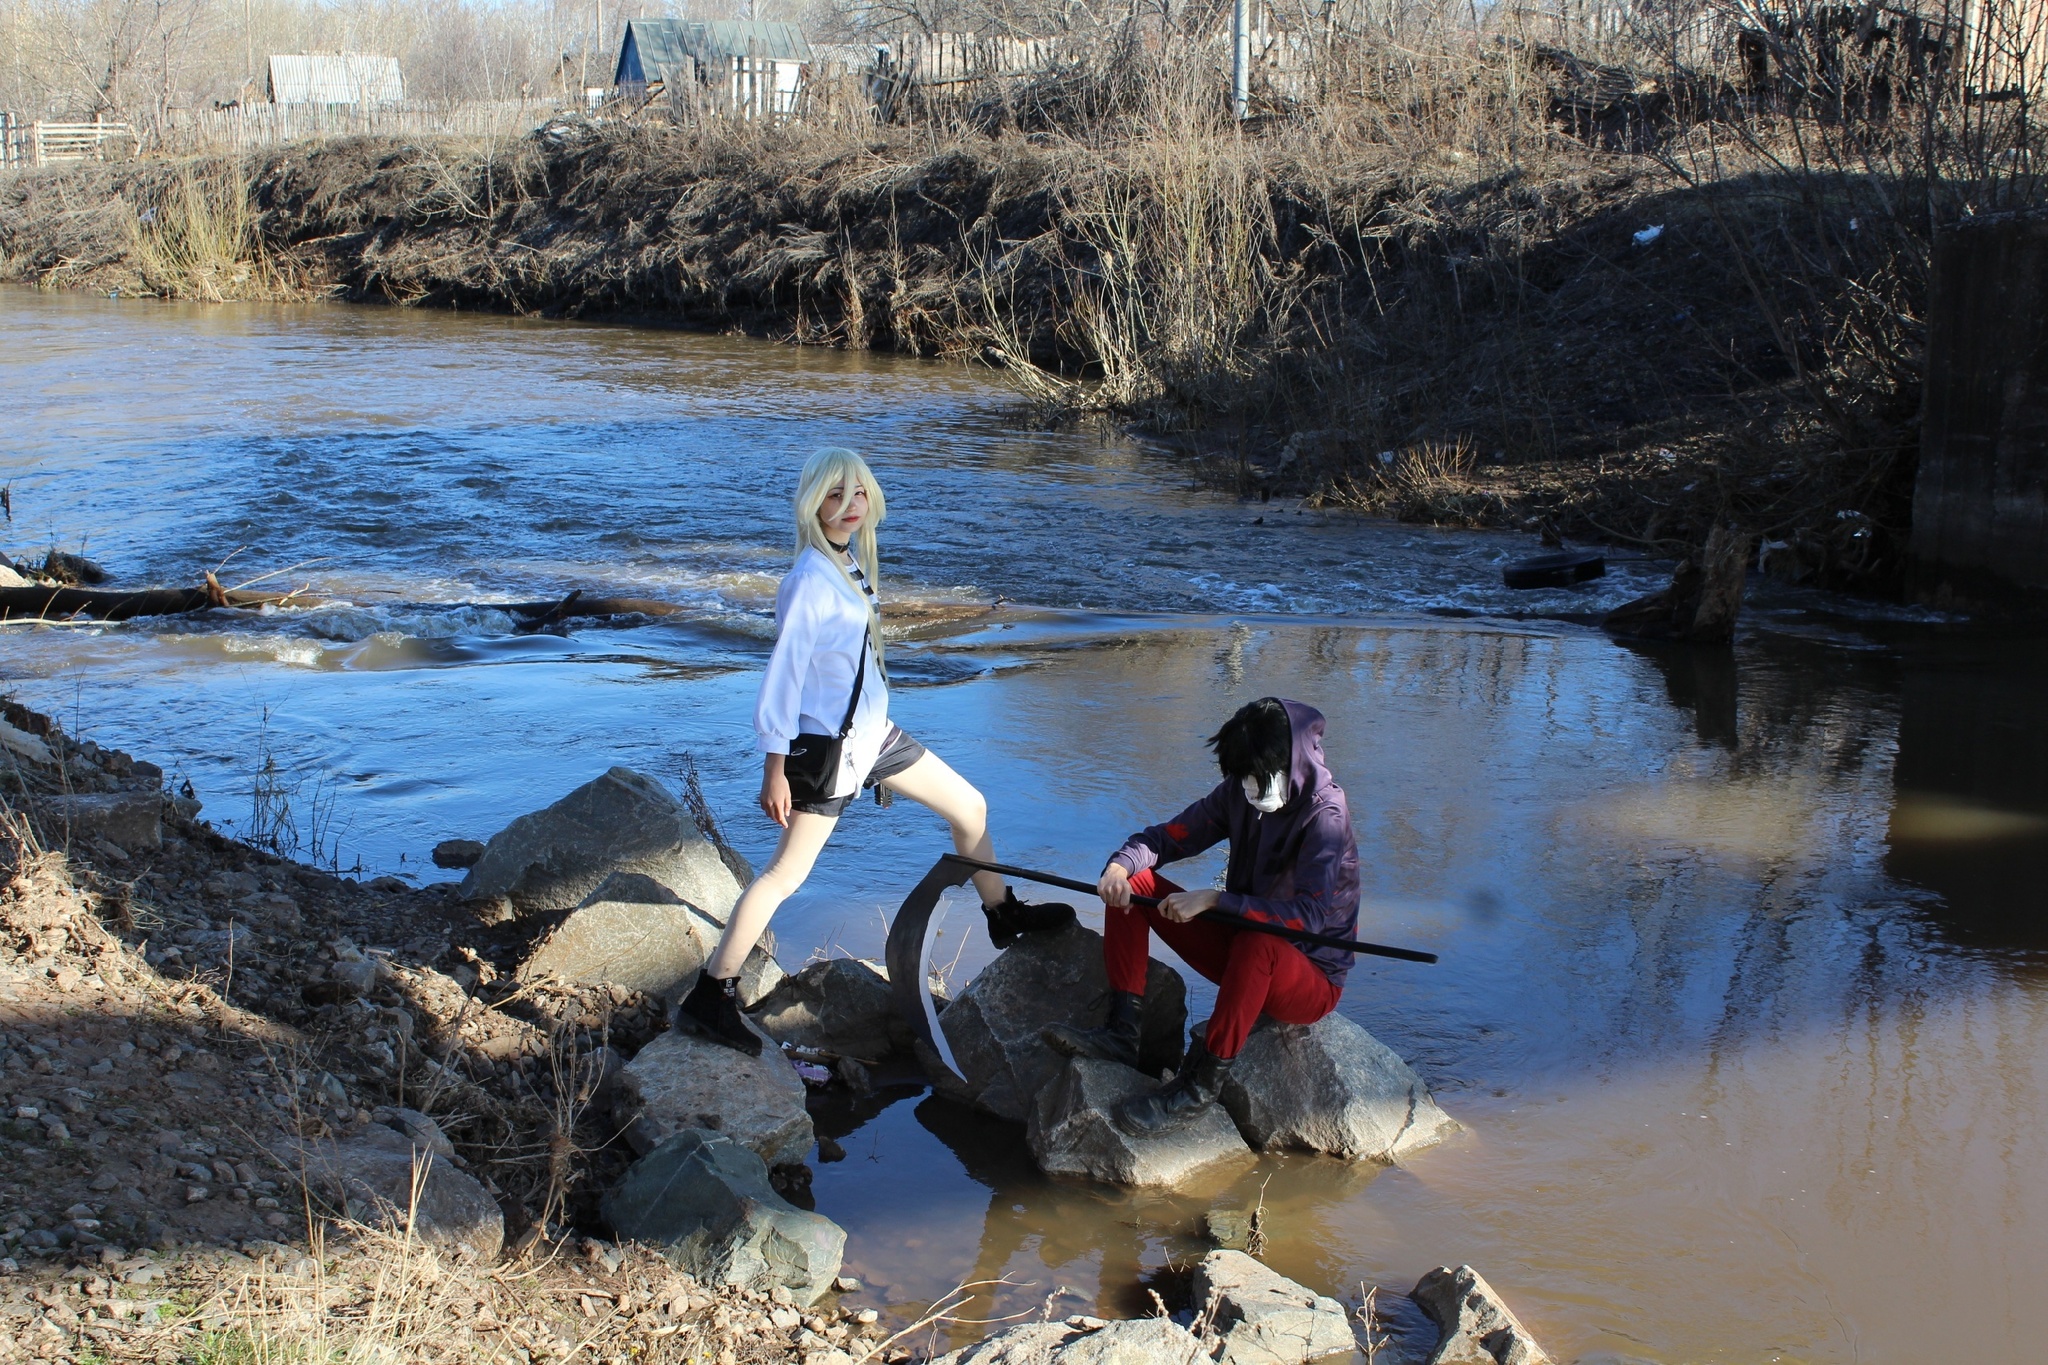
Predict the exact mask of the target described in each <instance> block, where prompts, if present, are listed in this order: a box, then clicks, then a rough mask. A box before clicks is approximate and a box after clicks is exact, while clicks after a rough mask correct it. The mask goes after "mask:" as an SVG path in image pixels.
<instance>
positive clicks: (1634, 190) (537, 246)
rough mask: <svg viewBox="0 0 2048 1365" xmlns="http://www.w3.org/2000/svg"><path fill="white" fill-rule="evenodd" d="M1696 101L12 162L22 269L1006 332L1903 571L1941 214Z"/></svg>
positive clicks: (1355, 452)
mask: <svg viewBox="0 0 2048 1365" xmlns="http://www.w3.org/2000/svg"><path fill="white" fill-rule="evenodd" d="M1702 137H1704V138H1705V139H1706V142H1707V143H1708V144H1711V145H1708V146H1707V147H1706V151H1705V153H1704V155H1705V157H1706V159H1705V160H1702V159H1701V155H1700V154H1696V155H1693V156H1692V157H1691V158H1690V159H1687V158H1685V157H1679V156H1674V155H1673V154H1672V153H1671V152H1670V151H1669V150H1667V151H1665V152H1663V153H1660V154H1659V155H1657V156H1647V155H1631V154H1626V153H1617V152H1601V151H1597V150H1594V149H1592V148H1588V147H1586V146H1583V145H1581V144H1579V143H1577V142H1574V141H1571V140H1569V139H1564V138H1561V137H1558V136H1556V135H1554V134H1547V133H1543V132H1542V131H1541V130H1538V131H1537V132H1536V133H1535V134H1534V135H1533V136H1530V137H1524V138H1521V139H1519V140H1517V139H1516V138H1509V139H1507V140H1506V141H1505V142H1491V141H1489V140H1488V139H1487V138H1484V137H1477V138H1467V139H1465V140H1464V141H1463V143H1458V142H1455V141H1452V142H1432V141H1430V140H1428V139H1427V138H1424V137H1421V136H1419V135H1418V134H1417V133H1416V132H1415V131H1414V130H1410V131H1409V132H1407V133H1405V134H1402V133H1399V132H1398V131H1389V130H1388V129H1387V128H1386V127H1384V126H1381V127H1377V128H1375V127H1367V126H1365V125H1364V124H1363V122H1362V121H1353V122H1345V121H1343V120H1335V119H1332V120H1326V121H1324V122H1321V123H1312V124H1303V125H1290V126H1289V127H1287V128H1284V129H1282V130H1280V131H1278V132H1274V133H1271V134H1267V135H1263V136H1258V137H1249V138H1247V137H1239V136H1236V135H1231V136H1219V137H1216V138H1211V139H1203V138H1176V137H1172V136H1169V135H1166V134H1162V133H1152V134H1145V133H1131V134H1129V135H1125V136H1119V137H1108V136H1099V137H1094V138H1090V139H1083V138H1078V137H1063V136H1062V137H1055V136H1053V135H1050V134H1039V135H1033V136H1029V137H1024V136H1018V135H1015V134H1010V135H1005V136H985V135H980V134H975V133H971V132H959V131H955V132H950V133H945V134H941V133H939V132H937V131H934V130H931V129H920V128H888V129H875V128H868V129H839V130H835V129H806V128H801V127H799V128H791V129H784V130H779V131H770V130H755V129H750V128H744V127H742V128H739V129H733V128H710V129H684V128H674V127H668V126H658V127H638V126H633V125H631V124H607V125H599V124H591V123H583V122H567V123H557V124H553V125H550V126H549V127H548V128H547V129H544V130H542V131H541V132H540V133H538V134H536V135H534V136H532V137H529V138H525V139H521V140H516V141H510V142H502V143H497V144H491V145H472V144H460V145H458V144H452V143H451V144H445V145H436V144H427V143H399V142H390V141H376V140H357V141H349V142H336V143H331V144H324V145H319V146H315V147H311V148H289V149H280V150H275V151H271V152H268V153H264V154H260V155H252V156H251V157H249V158H248V159H246V160H221V159H215V160H188V161H161V160H142V161H136V162H129V163H123V164H113V165H91V166H81V167H75V168H70V169H61V170H47V171H41V172H33V173H24V174H20V175H17V176H15V177H13V178H11V179H10V180H8V181H7V182H6V184H5V185H4V186H0V276H4V277H5V278H8V279H13V280H17V281H32V282H35V283H37V284H41V285H44V286H48V287H79V288H92V289H97V290H101V291H105V292H109V293H112V292H116V291H118V292H119V293H120V294H121V296H123V297H127V296H131V295H135V294H142V295H155V296H169V297H183V298H201V299H225V298H250V297H256V298H262V297H273V298H304V297H314V296H321V297H335V298H343V299H351V300H366V301H382V302H389V303H397V304H403V305H415V306H438V307H449V308H462V309H487V310H505V311H512V312H516V313H526V314H546V315H552V316H561V317H576V318H588V319H615V320H622V321H633V322H651V323H661V324H670V325H683V326H689V327H701V328H711V329H718V330H724V331H731V332H739V333H746V334H752V335H760V336H766V337H773V338H777V339H781V340H786V341H792V342H799V343H806V344H817V345H833V346H845V347H855V348H870V347H872V348H891V349H896V350H899V351H906V352H911V353H915V354H919V355H931V356H944V357H952V358H955V359H962V360H968V361H975V362H985V363H990V364H995V365H1000V366H1005V367H1007V368H1008V369H1009V370H1010V371H1011V372H1012V374H1013V375H1015V376H1016V378H1017V379H1018V381H1019V383H1020V385H1021V386H1022V387H1023V388H1024V389H1025V390H1026V391H1027V392H1028V393H1030V394H1032V395H1033V396H1034V397H1035V398H1036V399H1037V400H1038V401H1039V403H1040V405H1041V409H1042V413H1043V415H1044V416H1046V417H1047V418H1048V419H1049V420H1070V419H1074V418H1077V417H1082V416H1086V415H1089V414H1095V415H1098V416H1107V417H1108V418H1110V419H1112V420H1117V421H1121V422H1125V423H1128V424H1132V425H1135V426H1137V427H1140V428H1143V429H1146V430H1149V431H1152V432H1154V433H1158V434H1161V435H1163V436H1166V437H1168V438H1170V439H1172V440H1174V441H1176V442H1179V443H1181V444H1183V445H1185V446H1186V447H1187V448H1189V449H1190V450H1192V451H1194V452H1196V453H1197V454H1199V455H1200V456H1202V457H1203V458H1204V460H1205V462H1206V467H1207V469H1208V470H1209V473H1210V474H1211V475H1212V476H1213V477H1216V478H1220V479H1222V480H1224V481H1226V482H1234V483H1236V484H1237V485H1238V486H1239V487H1240V488H1241V489H1242V490H1243V491H1246V492H1248V493H1252V494H1254V495H1257V496H1272V495H1274V494H1280V495H1286V496H1305V497H1308V498H1310V499H1312V500H1314V501H1316V502H1320V503H1325V504H1337V505H1350V506H1356V507H1359V508H1361V509H1363V510H1367V511H1370V512H1375V513H1379V514H1385V515H1392V516H1396V517H1400V518H1403V519H1407V520H1414V521H1422V522H1433V523H1437V524H1460V525H1491V526H1506V527H1516V528H1521V529H1529V530H1534V529H1539V528H1541V529H1546V530H1550V531H1555V532H1558V533H1561V534H1564V535H1568V536H1578V537H1587V538H1600V539H1608V540H1616V541H1633V542H1639V543H1642V544H1645V545H1647V546H1650V547H1653V548H1656V549H1658V550H1660V551H1664V552H1671V553H1677V552H1682V551H1684V550H1687V549H1689V548H1691V547H1694V546H1697V545H1698V544H1699V543H1701V542H1702V541H1703V540H1704V538H1705V535H1706V533H1707V531H1708V530H1709V529H1710V528H1711V527H1712V526H1713V525H1714V524H1716V523H1717V522H1724V521H1725V522H1732V523H1734V524H1736V525H1738V526H1740V527H1742V528H1743V529H1745V530H1746V531H1748V532H1749V533H1751V534H1752V535H1755V536H1758V537H1761V538H1762V539H1763V540H1764V541H1766V542H1772V543H1775V544H1776V545H1777V547H1778V549H1779V551H1780V553H1777V554H1776V555H1775V556H1774V559H1773V563H1774V566H1775V567H1776V568H1777V569H1778V570H1779V571H1781V572H1783V573H1785V574H1787V575H1788V576H1791V577H1795V578H1801V579H1805V580H1808V581H1821V582H1825V583H1828V584H1831V585H1834V586H1842V587H1851V588H1862V589H1872V588H1876V589H1882V588H1884V587H1886V586H1887V585H1889V584H1890V583H1892V582H1893V580H1894V577H1895V571H1896V568H1897V563H1898V550H1899V547H1900V546H1901V545H1902V544H1903V536H1904V534H1905V531H1906V528H1907V522H1908V519H1909V516H1910V500H1911V480H1912V473H1913V466H1914V442H1915V436H1914V422H1913V415H1914V413H1915V412H1916V410H1917V406H1918V375H1917V368H1916V365H1917V360H1916V356H1917V346H1918V344H1919V343H1918V341H1917V331H1916V328H1917V326H1918V324H1917V322H1915V321H1914V319H1916V318H1917V317H1918V316H1919V312H1920V305H1921V303H1922V302H1923V299H1922V297H1921V296H1922V295H1924V289H1925V271H1924V265H1923V262H1924V257H1925V245H1926V243H1925V240H1924V239H1925V238H1926V236H1927V230H1926V228H1925V226H1924V224H1923V225H1921V226H1915V224H1914V223H1913V222H1912V221H1911V219H1910V215H1907V214H1903V213H1901V214H1894V215H1891V216H1890V217H1884V218H1880V217H1878V216H1875V215H1874V213H1873V209H1872V207H1871V203H1872V202H1873V201H1876V200H1882V199H1884V198H1885V196H1886V193H1887V183H1888V182H1887V180H1886V177H1885V176H1884V175H1883V174H1881V173H1877V172H1873V173H1870V174H1865V175H1858V176H1846V177H1845V176H1833V177H1832V178H1830V179H1829V180H1828V181H1827V183H1826V185H1825V186H1822V184H1821V181H1820V179H1818V178H1817V175H1818V173H1806V172H1802V171H1797V170H1787V169H1786V168H1785V167H1784V166H1783V165H1782V164H1781V163H1776V162H1774V161H1772V159H1771V158H1769V157H1766V156H1763V155H1761V154H1760V153H1759V152H1758V150H1757V149H1756V148H1755V147H1754V146H1748V145H1745V144H1743V143H1742V142H1741V141H1740V140H1739V139H1733V138H1732V137H1731V138H1722V139H1721V141H1722V142H1723V143H1726V145H1719V144H1715V143H1714V137H1713V136H1711V135H1707V134H1702ZM1693 150H1694V152H1695V153H1699V150H1700V149H1699V148H1694V149H1693ZM1709 162H1711V163H1712V167H1713V169H1712V173H1711V174H1709V173H1707V172H1706V171H1704V170H1703V169H1702V168H1703V167H1704V166H1705V165H1707V164H1708V163H1709ZM1774 167H1775V169H1774ZM1879 298H1882V299H1883V300H1884V301H1885V302H1884V305H1883V307H1882V308H1879V307H1878V305H1877V304H1876V303H1874V302H1873V300H1876V299H1879ZM1873 309H1877V311H1875V312H1873V311H1872V310H1873Z"/></svg>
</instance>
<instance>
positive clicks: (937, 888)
mask: <svg viewBox="0 0 2048 1365" xmlns="http://www.w3.org/2000/svg"><path fill="white" fill-rule="evenodd" d="M973 875H974V868H973V867H972V866H970V865H968V864H965V863H962V862H960V861H958V860H957V859H955V858H953V857H952V856H951V855H948V856H946V857H943V858H941V859H939V860H938V861H937V862H936V863H933V864H932V870H931V871H929V872H927V873H925V874H924V880H923V881H921V882H919V883H918V884H917V886H916V887H915V888H914V889H912V891H911V893H910V894H909V895H908V896H905V897H904V898H903V905H902V907H901V908H900V909H898V910H897V911H896V918H895V920H893V921H892V922H891V923H890V925H889V947H888V951H887V952H886V953H885V954H884V956H885V957H886V958H887V960H888V966H889V992H890V994H891V996H892V997H893V998H894V999H895V1001H896V1012H897V1013H898V1014H901V1015H902V1016H903V1018H904V1020H905V1022H907V1023H908V1024H909V1025H910V1028H911V1032H913V1033H915V1034H916V1035H917V1036H918V1037H920V1038H922V1039H924V1041H925V1042H927V1043H929V1044H931V1048H932V1051H933V1052H935V1053H937V1054H938V1057H939V1060H940V1061H942V1062H944V1063H945V1064H946V1069H947V1070H948V1071H950V1072H952V1073H953V1074H954V1075H955V1076H960V1079H961V1080H963V1081H964V1080H966V1079H967V1078H966V1077H965V1076H961V1075H960V1064H959V1063H958V1062H956V1061H954V1060H953V1049H952V1047H951V1045H949V1044H948V1043H947V1042H946V1033H945V1030H944V1029H941V1028H940V1027H939V1012H938V1010H937V1009H936V1008H935V1007H934V1006H933V1005H932V991H931V975H932V931H933V930H934V929H935V928H936V927H937V922H936V920H934V919H933V916H932V912H933V911H934V910H936V909H938V906H939V897H940V896H941V895H943V894H944V893H945V892H947V891H948V890H950V889H952V888H953V887H956V886H962V885H965V884H966V882H967V879H968V878H969V877H972V876H973ZM940 918H944V916H940Z"/></svg>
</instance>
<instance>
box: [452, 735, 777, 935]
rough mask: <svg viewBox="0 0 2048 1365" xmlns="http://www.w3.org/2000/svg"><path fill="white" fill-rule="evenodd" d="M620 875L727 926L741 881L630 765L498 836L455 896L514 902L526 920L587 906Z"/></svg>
mask: <svg viewBox="0 0 2048 1365" xmlns="http://www.w3.org/2000/svg"><path fill="white" fill-rule="evenodd" d="M621 871H624V872H639V873H644V874H645V875H647V876H649V877H652V878H653V879H654V880H655V881H657V882H659V883H661V884H662V885H663V886H665V887H667V888H668V889H669V890H670V891H673V892H674V893H675V894H676V895H677V896H678V897H680V898H681V899H682V900H684V901H686V902H688V903H689V904H691V905H693V906H695V907H696V908H697V909H699V910H701V911H703V912H704V913H705V914H707V915H709V916H711V917H712V918H713V919H715V920H717V921H718V922H720V923H721V924H722V923H724V922H725V918H726V916H727V915H729V914H731V913H732V904H733V902H734V901H735V900H737V899H738V898H739V893H740V884H739V881H738V880H737V879H736V878H735V877H734V876H733V874H732V873H731V872H730V871H728V870H727V868H726V866H725V863H724V862H723V860H721V859H720V858H719V856H718V850H717V848H715V847H714V846H713V845H712V843H711V841H710V840H708V839H706V838H705V837H704V836H703V835H702V834H701V833H699V832H698V830H697V825H696V822H695V821H694V820H693V819H692V818H691V816H690V812H689V809H688V808H687V807H686V806H684V805H683V803H682V802H681V801H679V800H677V799H676V798H675V796H674V795H673V794H671V793H670V792H669V791H668V789H667V788H665V787H663V786H662V785H661V784H660V783H658V782H656V781H655V780H654V779H653V778H651V777H646V776H644V775H642V774H640V773H636V772H634V771H633V770H632V769H630V768H613V769H611V770H610V771H609V772H607V773H605V774H604V775H603V776H602V777H599V778H595V779H593V780H592V781H589V782H586V783H584V784H583V785H582V786H580V787H578V788H577V789H576V790H575V791H572V792H570V793H569V794H568V795H567V796H565V797H563V798H562V799H561V800H559V801H557V802H555V804H554V805H552V806H549V807H548V808H547V809H546V810H540V811H535V812H533V813H532V814H531V815H522V816H520V817H519V818H518V819H517V820H514V821H513V822H512V823H511V824H509V825H507V826H505V828H504V829H502V830H499V831H498V833H497V834H495V835H493V836H492V837H491V841H490V842H489V843H488V844H486V845H484V852H483V856H482V857H481V858H479V859H477V862H476V865H475V866H474V867H472V868H471V869H470V870H469V875H468V876H467V877H464V878H463V879H462V885H461V886H460V887H459V888H458V890H457V894H458V895H459V896H460V897H461V898H462V899H464V900H479V899H486V898H488V897H491V896H509V897H510V898H511V900H512V904H513V906H514V907H515V908H516V909H517V910H518V911H519V913H520V914H522V915H532V914H542V913H546V912H547V911H551V910H567V909H569V908H571V907H572V906H575V905H577V904H579V903H581V902H582V901H583V900H584V898H585V897H587V896H589V895H590V893H591V892H592V891H594V890H596V889H597V886H598V884H599V883H600V882H602V881H604V879H605V878H606V877H608V876H610V875H611V874H612V873H614V872H621Z"/></svg>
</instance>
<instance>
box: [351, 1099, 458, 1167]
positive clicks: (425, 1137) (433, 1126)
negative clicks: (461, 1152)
mask: <svg viewBox="0 0 2048 1365" xmlns="http://www.w3.org/2000/svg"><path fill="white" fill-rule="evenodd" d="M370 1117H371V1118H373V1119H375V1120H376V1121H377V1122H379V1123H381V1124H383V1125H384V1126H385V1127H386V1128H389V1129H391V1130H392V1131H393V1132H395V1133H397V1134H399V1135H400V1136H402V1137H404V1138H406V1139H408V1140H409V1141H410V1142H411V1143H412V1145H413V1146H415V1147H421V1148H424V1149H426V1150H427V1151H429V1152H432V1153H433V1154H434V1155H435V1156H437V1157H444V1158H445V1157H453V1156H454V1155H455V1144H454V1143H452V1142H450V1141H449V1140H448V1135H447V1134H446V1133H444V1132H442V1131H441V1125H440V1124H438V1123H436V1122H434V1121H433V1120H432V1119H430V1118H428V1117H427V1116H426V1115H425V1114H422V1113H421V1112H420V1111H419V1110H417V1109H403V1108H399V1107H397V1106H393V1105H379V1106H378V1107H377V1108H376V1109H374V1110H372V1111H371V1113H370Z"/></svg>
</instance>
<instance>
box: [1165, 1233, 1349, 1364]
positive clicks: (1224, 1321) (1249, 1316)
mask: <svg viewBox="0 0 2048 1365" xmlns="http://www.w3.org/2000/svg"><path fill="white" fill-rule="evenodd" d="M1195 1315H1196V1317H1197V1318H1198V1319H1199V1320H1201V1321H1204V1322H1206V1323H1207V1324H1208V1326H1209V1331H1210V1333H1211V1334H1212V1335H1213V1336H1214V1337H1215V1338H1216V1339H1217V1349H1216V1360H1217V1362H1218V1365H1303V1363H1304V1362H1306V1361H1310V1360H1315V1359H1316V1358H1318V1357H1320V1356H1327V1355H1335V1354H1337V1353H1338V1352H1340V1351H1342V1352H1345V1353H1346V1354H1349V1353H1350V1352H1352V1351H1355V1350H1357V1349H1358V1339H1357V1338H1356V1337H1355V1336H1353V1335H1352V1332H1351V1315H1350V1314H1348V1313H1346V1312H1345V1311H1344V1305H1343V1304H1341V1303H1338V1302H1337V1301H1336V1300H1335V1299H1332V1298H1327V1297H1325V1296H1323V1295H1321V1294H1318V1293H1316V1292H1315V1291H1314V1290H1312V1289H1308V1288H1306V1287H1304V1286H1302V1285H1298V1284H1296V1283H1295V1282H1294V1281H1293V1280H1290V1279H1288V1278H1287V1277H1286V1276H1285V1275H1282V1274H1280V1273H1279V1272H1278V1271H1276V1270H1270V1269H1268V1268H1267V1267H1266V1266H1264V1265H1261V1264H1260V1263H1259V1262H1257V1261H1255V1260H1253V1259H1252V1258H1251V1257H1249V1256H1247V1255H1245V1254H1244V1253H1243V1252H1242V1251H1212V1252H1210V1253H1209V1254H1208V1255H1207V1256H1204V1257H1203V1258H1202V1261H1201V1264H1199V1265H1197V1266H1196V1267H1195Z"/></svg>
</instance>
